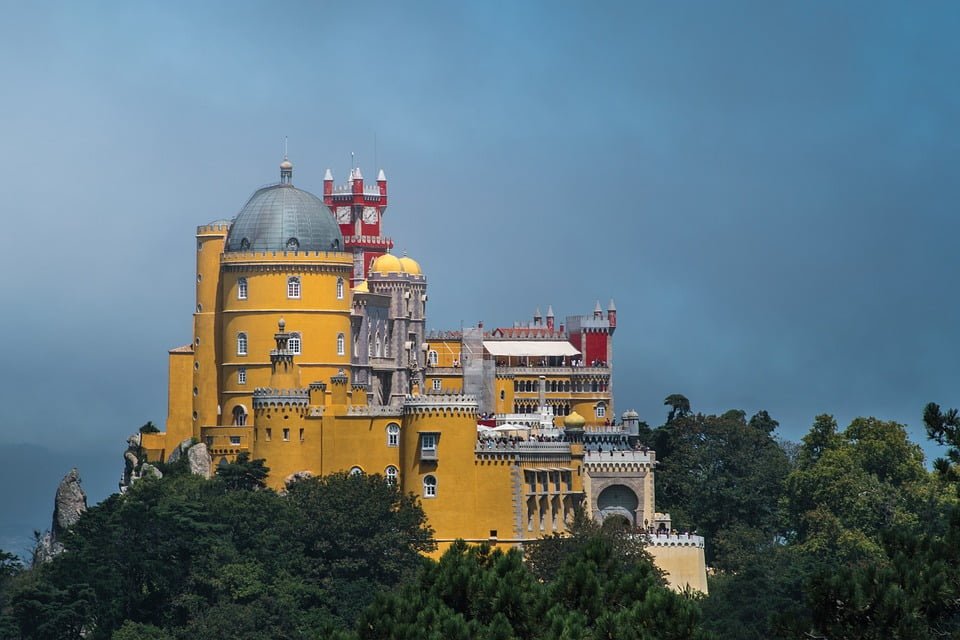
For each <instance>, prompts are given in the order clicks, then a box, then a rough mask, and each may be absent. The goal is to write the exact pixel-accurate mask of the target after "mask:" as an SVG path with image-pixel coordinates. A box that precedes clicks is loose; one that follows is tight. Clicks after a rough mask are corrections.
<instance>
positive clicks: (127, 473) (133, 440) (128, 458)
mask: <svg viewBox="0 0 960 640" xmlns="http://www.w3.org/2000/svg"><path fill="white" fill-rule="evenodd" d="M140 442H141V437H140V434H139V433H135V434H133V435H132V436H130V437H129V438H127V450H126V451H125V452H124V453H123V475H122V476H120V493H126V492H127V491H128V490H129V489H130V487H132V486H133V483H134V482H136V481H137V480H139V479H140V478H144V477H146V476H150V477H153V478H162V477H163V473H161V472H160V469H157V468H156V467H155V466H153V465H152V464H148V463H147V462H145V461H144V455H143V448H142V447H141V446H140Z"/></svg>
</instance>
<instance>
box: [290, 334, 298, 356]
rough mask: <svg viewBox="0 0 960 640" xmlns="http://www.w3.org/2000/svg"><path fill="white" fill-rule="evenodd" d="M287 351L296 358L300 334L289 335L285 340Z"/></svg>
mask: <svg viewBox="0 0 960 640" xmlns="http://www.w3.org/2000/svg"><path fill="white" fill-rule="evenodd" d="M287 351H289V352H290V353H292V354H294V355H296V356H298V355H300V334H299V333H291V334H290V337H289V338H287Z"/></svg>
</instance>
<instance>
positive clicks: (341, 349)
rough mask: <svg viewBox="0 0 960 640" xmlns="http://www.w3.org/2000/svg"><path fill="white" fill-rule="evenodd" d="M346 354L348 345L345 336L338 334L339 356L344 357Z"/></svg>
mask: <svg viewBox="0 0 960 640" xmlns="http://www.w3.org/2000/svg"><path fill="white" fill-rule="evenodd" d="M345 352H346V345H345V344H344V339H343V334H342V333H338V334H337V355H338V356H342V355H343V354H344V353H345Z"/></svg>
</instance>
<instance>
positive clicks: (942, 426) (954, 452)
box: [923, 402, 960, 482]
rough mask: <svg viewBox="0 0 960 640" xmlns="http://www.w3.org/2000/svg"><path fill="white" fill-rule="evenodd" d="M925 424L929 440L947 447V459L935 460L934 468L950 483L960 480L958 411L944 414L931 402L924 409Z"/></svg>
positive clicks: (959, 415) (959, 423)
mask: <svg viewBox="0 0 960 640" xmlns="http://www.w3.org/2000/svg"><path fill="white" fill-rule="evenodd" d="M923 424H924V426H926V428H927V437H928V438H930V439H931V440H933V441H934V442H936V443H937V444H939V445H940V446H946V447H947V457H946V458H937V459H936V460H934V462H933V468H934V469H936V470H937V472H938V473H939V474H940V475H941V477H943V478H944V479H946V480H949V481H950V482H956V481H957V480H960V414H958V412H957V410H956V409H949V410H948V411H947V412H946V413H943V412H942V411H941V410H940V405H938V404H937V403H935V402H931V403H929V404H927V406H926V407H924V409H923Z"/></svg>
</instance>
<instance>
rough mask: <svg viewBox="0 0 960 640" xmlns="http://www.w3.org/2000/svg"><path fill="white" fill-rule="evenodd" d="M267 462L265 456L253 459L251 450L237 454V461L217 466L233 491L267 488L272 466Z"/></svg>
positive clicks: (218, 475) (220, 474) (227, 485)
mask: <svg viewBox="0 0 960 640" xmlns="http://www.w3.org/2000/svg"><path fill="white" fill-rule="evenodd" d="M183 457H186V456H183ZM265 463H266V460H264V459H263V458H260V459H258V460H251V459H250V452H249V451H241V452H240V453H239V454H237V460H236V462H227V463H225V464H221V465H219V466H218V467H217V478H219V479H220V480H221V481H222V482H223V483H224V485H226V487H227V488H228V489H230V490H231V491H257V490H259V489H266V487H267V476H268V475H270V467H268V466H266V464H265Z"/></svg>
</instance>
